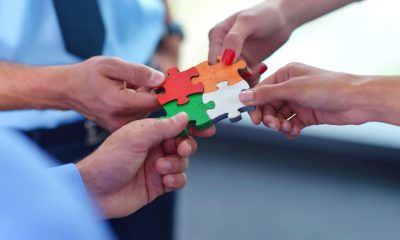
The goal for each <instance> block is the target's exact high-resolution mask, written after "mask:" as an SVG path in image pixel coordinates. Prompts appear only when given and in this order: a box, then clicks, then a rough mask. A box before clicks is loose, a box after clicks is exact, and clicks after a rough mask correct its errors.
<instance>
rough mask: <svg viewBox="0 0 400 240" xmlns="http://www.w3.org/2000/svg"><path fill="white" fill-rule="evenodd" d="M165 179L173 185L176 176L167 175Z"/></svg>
mask: <svg viewBox="0 0 400 240" xmlns="http://www.w3.org/2000/svg"><path fill="white" fill-rule="evenodd" d="M165 181H166V182H167V184H168V185H169V186H173V185H174V183H175V178H174V177H173V176H171V175H167V176H165Z"/></svg>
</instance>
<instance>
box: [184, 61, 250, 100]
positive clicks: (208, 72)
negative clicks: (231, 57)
mask: <svg viewBox="0 0 400 240" xmlns="http://www.w3.org/2000/svg"><path fill="white" fill-rule="evenodd" d="M246 67H247V65H246V62H245V61H243V60H240V61H238V62H237V63H234V64H232V65H229V66H227V65H224V64H222V63H220V62H219V63H217V64H214V65H209V64H208V62H207V61H206V62H202V63H200V64H199V65H197V66H195V68H196V69H197V71H198V72H199V77H197V78H192V80H191V81H192V84H197V83H200V82H201V83H202V84H203V85H204V92H205V93H208V92H214V91H217V90H218V87H217V84H218V83H220V82H223V81H228V82H229V86H231V85H234V84H236V83H238V82H240V81H241V80H243V78H242V77H241V76H240V75H239V72H238V71H239V70H241V69H246Z"/></svg>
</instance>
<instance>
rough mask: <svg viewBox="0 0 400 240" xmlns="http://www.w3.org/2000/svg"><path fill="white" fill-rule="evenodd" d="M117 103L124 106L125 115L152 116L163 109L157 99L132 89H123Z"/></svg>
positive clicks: (149, 94)
mask: <svg viewBox="0 0 400 240" xmlns="http://www.w3.org/2000/svg"><path fill="white" fill-rule="evenodd" d="M116 97H117V98H116V99H115V102H117V101H118V102H119V104H120V105H121V106H123V108H124V111H125V114H126V115H129V114H137V113H142V112H143V113H146V114H150V113H152V112H156V111H158V110H160V109H161V105H160V103H159V102H158V101H157V98H156V97H155V96H154V95H153V94H151V93H149V92H136V91H135V90H132V89H128V88H126V89H123V90H122V91H121V92H120V94H119V95H117V96H116Z"/></svg>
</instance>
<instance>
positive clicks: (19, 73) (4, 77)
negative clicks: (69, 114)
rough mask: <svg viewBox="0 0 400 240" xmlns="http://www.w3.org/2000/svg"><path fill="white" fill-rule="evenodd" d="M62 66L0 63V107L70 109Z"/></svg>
mask: <svg viewBox="0 0 400 240" xmlns="http://www.w3.org/2000/svg"><path fill="white" fill-rule="evenodd" d="M62 69H63V68H62V67H33V66H24V65H19V64H11V63H0V110H15V109H45V108H46V109H68V101H67V93H68V92H67V90H66V81H65V80H64V79H63V74H62Z"/></svg>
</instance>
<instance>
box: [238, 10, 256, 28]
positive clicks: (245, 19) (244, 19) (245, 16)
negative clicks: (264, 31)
mask: <svg viewBox="0 0 400 240" xmlns="http://www.w3.org/2000/svg"><path fill="white" fill-rule="evenodd" d="M253 20H254V15H253V14H250V13H247V12H243V13H241V14H240V15H239V16H238V17H237V21H238V22H240V23H242V24H245V25H247V24H250V23H251V22H252V21H253Z"/></svg>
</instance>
